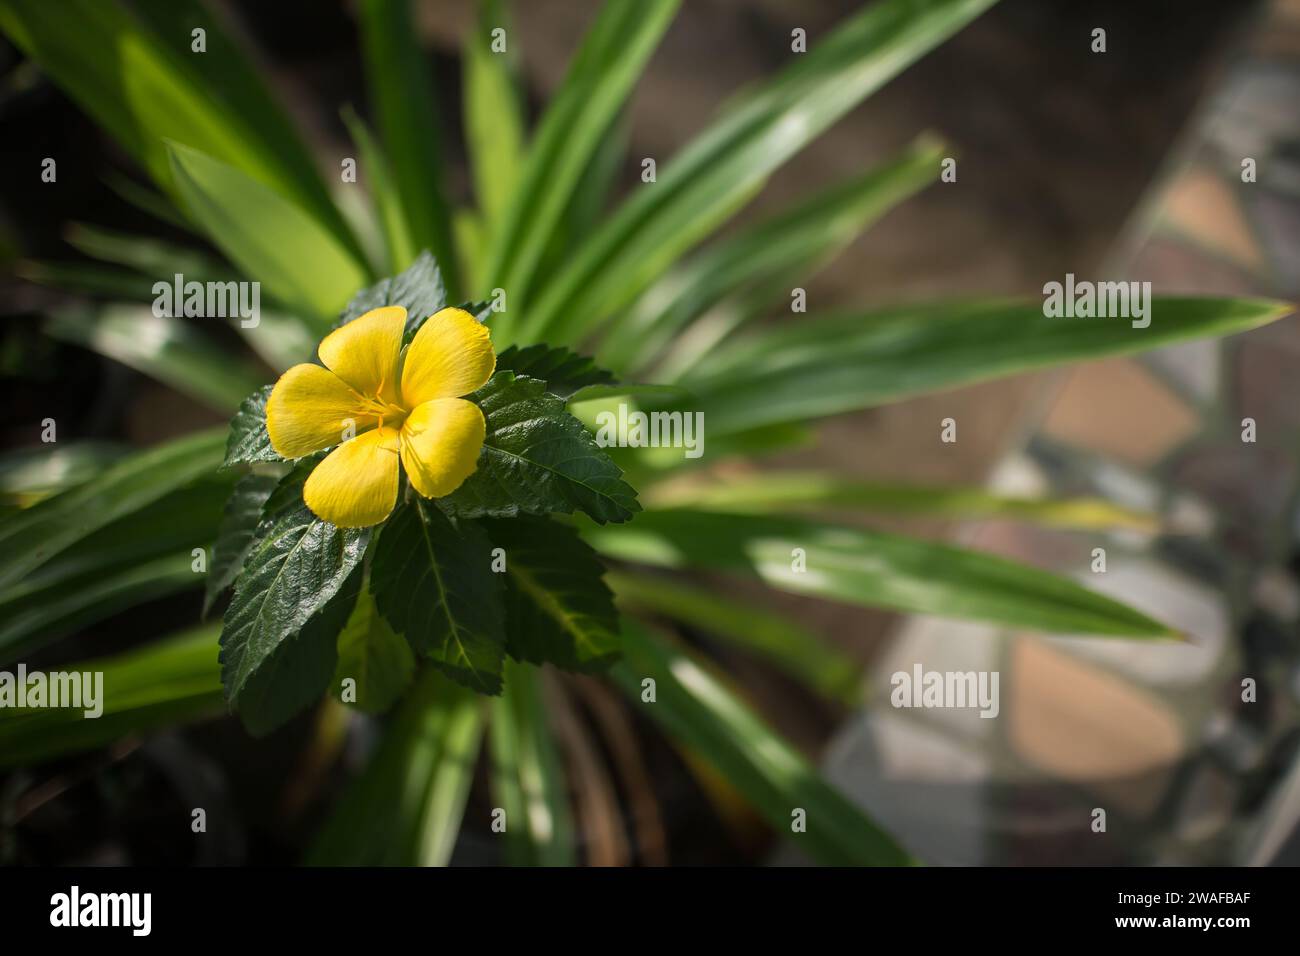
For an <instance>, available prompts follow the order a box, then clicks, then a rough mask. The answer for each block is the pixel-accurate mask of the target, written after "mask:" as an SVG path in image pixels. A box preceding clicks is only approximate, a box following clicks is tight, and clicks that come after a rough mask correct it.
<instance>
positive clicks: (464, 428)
mask: <svg viewBox="0 0 1300 956" xmlns="http://www.w3.org/2000/svg"><path fill="white" fill-rule="evenodd" d="M486 434H487V422H486V421H484V419H483V412H482V410H481V409H480V408H479V407H478V406H477V405H475V404H474V403H473V402H467V401H465V400H464V399H460V398H438V399H434V400H433V401H431V402H425V403H423V404H422V405H417V406H416V407H415V410H414V411H412V412H411V414H410V415H409V416H407V419H406V421H405V422H404V423H403V424H402V465H403V466H404V467H405V468H406V475H407V477H408V478H410V479H411V484H412V485H414V486H415V490H416V491H418V492H419V493H420V494H422V495H424V497H426V498H441V497H442V496H443V495H449V494H451V493H452V492H453V491H455V490H456V489H457V488H459V487H460V484H461V482H463V481H464V480H465V479H466V478H468V477H469V476H470V475H472V474H473V473H474V468H475V467H476V466H477V465H478V453H479V449H481V448H482V447H483V438H484V436H485V435H486Z"/></svg>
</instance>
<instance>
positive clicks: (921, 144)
mask: <svg viewBox="0 0 1300 956" xmlns="http://www.w3.org/2000/svg"><path fill="white" fill-rule="evenodd" d="M942 156H943V146H942V144H941V143H938V142H935V141H933V140H932V139H930V138H924V139H921V140H918V142H917V143H915V144H914V145H913V146H912V147H911V148H910V149H908V150H907V151H906V152H905V153H903V154H902V155H901V156H899V157H898V158H896V159H894V160H893V161H892V162H890V163H888V164H886V165H884V166H880V167H878V168H874V169H871V170H868V171H867V172H866V173H863V174H859V175H857V176H854V177H852V178H851V179H848V180H846V181H845V182H841V183H836V184H835V185H834V186H832V187H830V188H829V189H826V190H823V191H821V192H819V193H817V194H815V195H813V196H812V197H810V198H808V199H804V200H802V201H800V202H799V203H797V204H795V205H794V206H793V207H792V208H790V209H787V210H786V211H784V212H782V213H780V214H779V215H776V216H773V217H771V218H769V219H766V220H764V221H763V222H761V223H759V224H757V225H755V226H752V227H750V228H749V229H746V230H744V231H742V232H739V233H737V234H736V235H735V236H732V237H730V238H728V239H726V240H724V241H722V242H719V243H717V244H716V245H713V246H711V247H709V248H708V249H705V250H704V251H703V252H701V253H700V254H699V255H698V256H696V257H695V258H694V259H692V260H691V261H690V262H689V263H688V264H687V265H685V266H684V267H682V268H681V269H678V270H675V271H674V272H671V273H669V274H668V275H666V276H665V277H664V278H662V279H660V280H659V281H658V282H656V283H655V284H654V285H652V286H651V287H650V288H648V289H646V291H645V292H644V293H642V294H641V296H640V297H639V298H638V299H637V301H636V302H635V303H633V304H632V306H631V307H630V308H629V309H628V310H627V312H626V314H624V315H622V316H620V318H619V321H618V322H617V323H614V324H613V325H612V326H611V327H610V329H609V333H608V335H607V336H606V337H605V339H604V340H603V341H602V342H601V345H600V348H599V351H598V353H597V358H598V360H599V361H600V363H601V364H602V365H604V366H605V367H607V368H613V369H618V370H623V369H644V368H646V367H647V366H649V365H650V364H651V360H652V359H653V358H654V357H655V356H656V355H658V354H659V352H660V350H661V349H662V348H663V347H664V346H665V345H666V344H667V343H668V341H669V340H670V338H672V337H673V336H675V335H677V334H678V333H679V332H680V331H681V330H682V329H683V328H685V327H686V326H687V324H688V323H690V322H691V321H692V320H693V319H695V318H697V317H699V316H700V315H702V314H703V313H705V312H706V310H709V309H712V308H713V307H715V306H717V305H718V304H719V303H720V302H722V301H723V300H724V299H725V298H727V297H729V296H735V295H736V294H737V293H740V292H744V291H748V290H749V289H751V288H753V287H754V286H759V287H761V291H762V293H763V296H762V298H769V297H771V296H773V295H776V294H779V295H785V296H788V295H789V290H790V288H791V287H792V286H793V285H796V284H801V283H805V282H807V280H808V279H810V278H812V276H813V275H814V274H815V273H816V272H817V270H818V268H819V267H820V266H821V265H822V264H824V263H825V262H827V261H829V260H830V259H833V258H834V257H835V255H836V254H837V253H838V252H839V251H840V250H841V249H843V247H844V246H846V245H847V244H848V243H850V242H852V241H853V239H855V238H856V237H857V236H858V235H859V234H860V233H861V232H862V231H863V230H864V229H866V228H867V227H868V226H869V225H870V224H871V223H873V222H875V221H876V220H878V219H879V218H880V217H881V216H883V215H884V214H885V213H886V212H888V211H889V210H890V209H892V208H893V207H894V206H896V205H898V204H899V203H901V202H902V201H903V200H905V199H907V198H908V197H909V196H911V195H913V194H915V193H916V192H917V191H919V190H920V189H922V188H924V187H925V186H926V185H928V184H929V183H931V182H934V181H935V180H936V179H937V178H938V175H939V161H940V159H941V158H942ZM742 315H743V313H741V314H739V315H737V320H738V319H739V318H740V317H741V316H742ZM734 324H735V322H731V323H726V324H723V325H722V326H721V327H720V328H716V329H713V330H710V333H709V338H710V341H706V342H699V343H696V344H695V345H694V348H696V349H697V350H699V351H703V352H707V351H709V349H710V348H711V346H712V345H713V344H714V343H715V342H717V341H721V340H722V339H723V338H724V337H725V336H726V335H727V334H728V333H730V332H731V331H732V329H731V327H730V326H732V325H734Z"/></svg>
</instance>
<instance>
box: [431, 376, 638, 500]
mask: <svg viewBox="0 0 1300 956" xmlns="http://www.w3.org/2000/svg"><path fill="white" fill-rule="evenodd" d="M471 397H472V398H473V400H474V401H476V402H478V404H479V405H480V406H482V408H483V414H484V415H485V416H486V417H487V439H486V440H485V441H484V443H483V450H482V452H480V454H479V459H478V470H476V471H475V472H474V474H472V475H470V476H469V478H468V479H466V481H465V483H464V484H463V485H461V486H460V487H459V488H458V489H456V491H454V492H453V493H452V494H450V495H448V496H447V497H446V498H443V499H441V502H442V504H443V505H444V507H446V508H447V510H448V511H449V513H452V514H455V515H457V516H459V517H467V518H477V517H494V518H502V517H514V516H516V515H518V514H520V513H523V514H551V513H555V512H560V513H563V514H572V513H573V512H574V511H583V512H585V513H586V514H587V515H589V516H591V517H592V518H593V519H595V520H596V521H597V522H599V523H601V524H604V523H605V522H607V521H614V522H622V521H627V520H628V519H629V518H631V517H632V515H633V514H635V513H636V512H638V511H640V510H641V506H640V505H639V504H637V500H636V492H635V491H634V490H633V489H632V486H631V485H629V484H627V483H626V482H625V481H623V480H622V475H623V471H622V469H620V468H619V467H618V466H617V465H616V464H614V462H613V461H612V460H611V459H610V457H609V456H608V455H606V454H605V452H604V451H603V450H602V449H601V448H600V446H599V445H597V444H596V440H595V438H593V437H592V435H591V433H590V432H588V431H587V430H586V428H584V427H583V425H582V423H581V422H580V421H578V419H576V418H574V417H573V416H572V415H570V414H569V413H568V411H566V410H565V407H564V400H563V399H561V398H558V397H557V396H555V395H552V394H551V393H550V392H548V391H547V390H546V383H545V382H542V381H540V380H539V379H535V378H527V377H522V376H521V377H516V376H515V373H514V372H511V371H504V372H497V373H496V374H495V375H493V376H492V378H491V380H489V381H488V383H487V384H486V385H484V386H483V387H482V388H480V389H479V390H478V391H477V392H475V393H474V394H473V395H472V396H471Z"/></svg>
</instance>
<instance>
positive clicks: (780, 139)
mask: <svg viewBox="0 0 1300 956" xmlns="http://www.w3.org/2000/svg"><path fill="white" fill-rule="evenodd" d="M993 2H994V0H921V2H918V0H885V2H882V3H875V4H872V5H871V6H869V7H868V8H867V9H866V10H864V11H863V12H862V13H860V14H857V15H855V16H854V17H852V18H851V19H849V20H848V21H847V22H845V23H844V24H842V25H841V26H839V27H838V28H836V30H835V31H834V32H832V33H831V34H830V35H828V36H827V37H826V38H825V39H822V40H820V41H818V42H816V43H814V44H813V46H812V48H811V49H810V50H809V52H808V53H807V54H804V55H800V56H796V57H795V58H794V62H793V63H792V64H791V65H790V66H789V67H787V68H786V69H785V70H783V71H782V72H781V73H780V74H779V75H778V76H777V77H776V78H774V79H773V80H772V81H771V82H769V83H767V84H765V85H764V86H762V87H761V88H759V90H758V91H756V92H755V93H754V94H752V95H750V96H749V97H747V98H746V99H744V100H743V101H742V102H741V103H740V105H738V106H737V107H736V108H734V109H732V110H731V111H730V112H728V113H727V114H726V115H725V116H724V117H723V118H722V119H721V120H720V121H719V122H718V123H716V124H715V125H714V126H712V127H710V128H709V129H708V130H707V131H706V132H704V133H703V134H701V135H700V136H699V137H697V138H696V139H695V140H694V141H693V142H692V143H690V144H689V145H688V146H687V147H686V148H685V149H684V150H683V151H682V152H681V153H680V154H678V155H677V156H676V157H675V158H674V159H673V160H672V162H671V163H669V164H667V165H665V166H663V167H662V168H661V169H660V170H659V175H658V181H657V182H654V183H649V184H644V185H640V186H638V188H637V190H636V192H635V193H634V195H633V196H632V198H631V199H629V200H628V201H627V202H625V203H624V204H623V206H622V207H621V208H620V209H619V210H618V212H616V213H615V214H614V216H613V217H612V218H610V219H609V220H607V221H606V223H605V225H604V226H602V227H601V228H600V229H599V230H598V231H597V232H596V234H595V235H593V236H592V237H591V239H590V241H589V242H588V244H587V245H586V247H585V249H584V252H583V253H582V254H581V255H580V256H578V257H577V258H576V259H574V260H573V261H572V262H571V263H569V265H568V266H567V267H566V268H565V269H564V270H563V271H562V272H561V273H560V274H559V275H558V276H556V277H555V279H554V280H553V281H552V282H551V283H549V284H548V285H547V286H546V289H545V291H544V292H543V293H542V294H541V295H540V296H538V297H537V298H536V300H535V301H534V302H530V303H529V309H528V315H527V318H526V320H525V322H524V324H523V327H522V328H521V329H519V330H518V333H517V334H518V336H519V337H520V338H524V339H531V340H542V339H545V340H547V341H554V342H561V343H563V342H576V341H579V340H581V339H583V338H584V337H585V336H586V335H587V333H589V332H590V331H592V330H593V329H594V328H595V327H596V325H597V324H598V323H599V321H600V320H601V319H602V318H603V317H605V316H606V315H608V314H610V313H611V312H612V311H614V310H616V309H618V308H621V307H622V306H624V305H626V304H627V303H628V302H630V301H631V300H632V298H633V297H634V296H636V295H637V294H638V293H639V292H640V291H641V290H642V289H643V288H645V286H646V285H647V284H648V283H649V282H650V281H651V280H653V279H654V278H656V277H657V276H658V275H660V274H661V273H662V272H663V271H664V270H665V269H666V268H667V267H668V266H669V265H671V264H672V262H674V261H675V260H676V259H677V257H678V256H680V255H681V254H682V253H683V252H685V251H686V250H687V249H690V248H691V247H692V246H694V245H695V244H696V243H698V242H699V241H700V240H702V239H703V238H704V237H705V236H706V235H708V234H709V233H710V232H712V231H713V230H714V229H715V228H717V227H718V226H719V225H721V224H722V222H724V221H725V220H726V219H727V218H728V217H729V216H730V215H732V214H733V213H734V212H735V211H736V210H737V209H739V208H740V207H741V206H742V205H743V204H744V203H745V202H747V201H748V200H749V199H750V198H752V197H753V195H754V194H755V193H756V192H757V190H758V189H760V188H761V187H762V185H763V183H764V181H765V180H766V178H767V177H768V176H769V175H770V174H771V173H773V172H774V171H775V170H776V169H777V168H778V167H780V166H781V165H782V164H783V163H784V162H785V161H786V160H787V159H789V158H790V157H791V156H793V155H794V154H795V153H797V152H798V151H799V150H800V149H802V148H803V147H804V146H805V145H807V144H808V143H809V142H810V141H812V140H813V139H815V138H816V137H817V136H818V135H820V134H821V133H822V132H823V131H824V130H825V129H826V128H827V127H829V126H830V125H831V124H832V123H833V122H835V121H836V120H837V119H839V118H840V117H841V116H843V115H844V114H845V113H846V112H848V111H849V110H850V109H852V108H853V107H854V106H855V105H857V104H858V103H859V102H861V101H862V100H863V99H864V98H865V97H866V96H868V95H870V94H871V93H873V92H874V91H875V90H877V89H879V88H880V87H881V86H883V85H884V84H885V83H886V82H888V81H889V80H890V79H892V78H893V77H894V76H896V75H897V74H898V73H900V72H901V71H902V70H904V69H905V68H906V67H907V66H909V65H910V64H911V63H912V62H914V61H915V60H917V59H919V58H920V57H921V56H923V55H924V54H925V53H927V52H929V50H931V49H932V48H933V47H935V46H937V45H938V44H939V43H941V42H943V41H944V40H945V39H947V38H948V37H949V36H951V35H952V34H953V33H955V32H956V31H957V30H959V29H960V28H961V27H963V26H965V25H966V24H967V23H968V22H969V21H970V20H972V19H974V18H975V17H976V16H978V15H979V14H980V13H982V12H983V11H984V10H986V9H987V8H988V7H990V6H991V5H992V3H993Z"/></svg>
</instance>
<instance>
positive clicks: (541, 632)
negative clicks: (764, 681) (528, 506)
mask: <svg viewBox="0 0 1300 956" xmlns="http://www.w3.org/2000/svg"><path fill="white" fill-rule="evenodd" d="M483 526H484V528H486V529H487V533H488V537H490V538H491V539H492V543H493V544H494V545H497V546H498V547H501V548H503V549H504V550H505V558H506V573H505V579H506V649H507V650H508V651H509V652H510V655H511V656H512V657H514V658H517V659H519V660H525V661H531V662H532V663H534V664H543V663H550V664H555V665H556V666H557V667H562V668H564V669H565V670H573V671H594V670H603V669H604V668H605V667H607V666H608V665H609V664H611V663H612V662H613V661H614V660H615V659H616V658H617V657H618V611H617V610H615V608H614V599H613V596H612V595H611V594H610V591H609V588H607V587H606V586H605V582H604V580H603V579H602V575H603V574H604V573H605V567H604V565H602V564H601V563H600V558H598V557H597V556H596V552H595V551H593V550H592V549H591V547H590V546H589V545H588V544H587V543H586V542H585V541H583V540H582V539H581V538H580V537H579V536H578V532H577V530H576V529H574V528H572V527H569V526H568V525H563V524H559V523H558V522H555V521H551V520H549V519H547V518H524V517H520V518H505V519H496V520H491V521H485V522H484V523H483Z"/></svg>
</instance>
